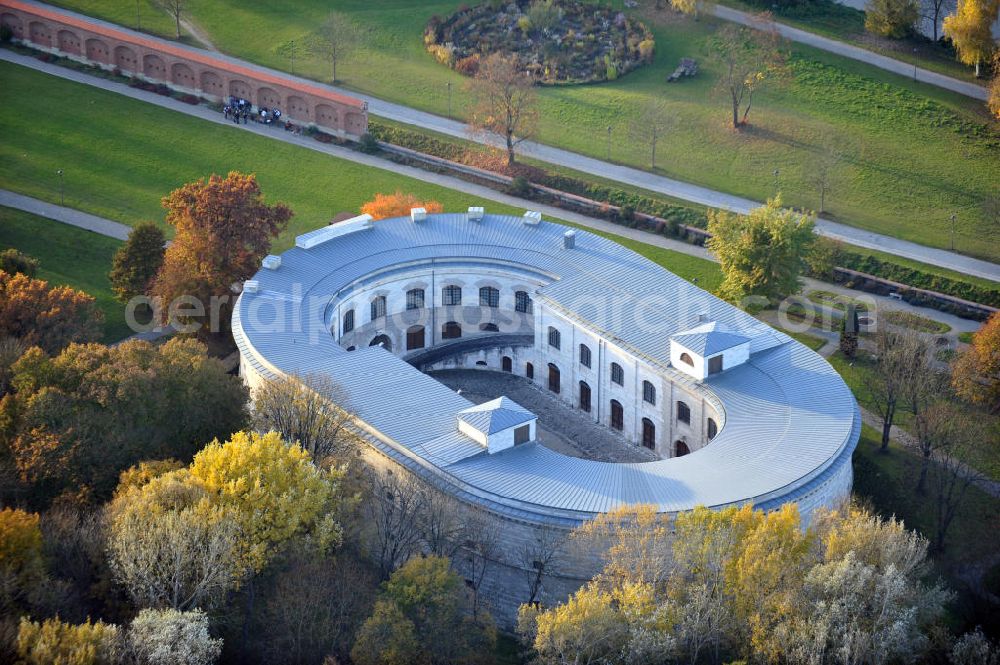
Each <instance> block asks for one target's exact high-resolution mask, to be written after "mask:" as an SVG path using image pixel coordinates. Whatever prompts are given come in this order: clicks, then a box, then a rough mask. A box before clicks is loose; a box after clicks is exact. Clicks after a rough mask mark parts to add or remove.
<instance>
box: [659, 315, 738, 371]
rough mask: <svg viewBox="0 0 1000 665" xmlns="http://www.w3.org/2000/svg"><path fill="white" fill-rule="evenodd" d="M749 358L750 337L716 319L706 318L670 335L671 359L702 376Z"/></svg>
mask: <svg viewBox="0 0 1000 665" xmlns="http://www.w3.org/2000/svg"><path fill="white" fill-rule="evenodd" d="M749 358H750V338H749V337H744V336H743V335H740V334H738V333H735V332H732V330H731V329H730V328H729V327H728V326H725V325H723V324H721V323H719V322H718V321H708V322H706V323H702V324H701V325H699V326H696V327H694V328H691V329H689V330H683V331H681V332H679V333H677V334H676V335H673V336H672V337H671V338H670V363H671V364H672V365H673V366H674V367H676V368H677V369H679V370H681V371H682V372H685V373H686V374H689V375H691V376H693V377H694V378H696V379H698V380H703V379H705V378H706V377H708V376H709V375H711V374H718V373H719V372H722V371H723V370H726V369H730V368H732V367H735V366H737V365H742V364H743V363H745V362H746V361H747V360H749Z"/></svg>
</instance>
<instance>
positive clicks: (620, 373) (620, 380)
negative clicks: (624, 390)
mask: <svg viewBox="0 0 1000 665" xmlns="http://www.w3.org/2000/svg"><path fill="white" fill-rule="evenodd" d="M611 382H612V383H617V384H618V385H619V386H624V385H625V370H623V369H622V366H621V365H619V364H618V363H611Z"/></svg>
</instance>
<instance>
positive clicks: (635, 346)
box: [233, 214, 860, 519]
mask: <svg viewBox="0 0 1000 665" xmlns="http://www.w3.org/2000/svg"><path fill="white" fill-rule="evenodd" d="M566 230H567V228H566V227H565V226H562V225H558V224H554V223H552V222H548V221H543V222H542V223H541V224H538V225H526V224H524V223H523V220H522V219H521V218H517V217H509V216H500V215H486V216H484V217H483V219H482V220H481V221H475V222H474V221H469V220H468V218H467V216H466V215H465V214H439V215H429V216H428V217H427V219H426V220H424V221H420V222H413V221H411V220H410V219H409V218H399V219H392V220H382V221H378V222H375V223H374V224H373V225H371V227H370V228H364V229H361V230H358V231H355V232H353V233H347V234H345V235H342V236H339V237H336V238H334V239H332V240H329V241H327V242H325V243H322V244H319V245H316V246H313V247H312V248H310V249H301V248H294V249H291V250H289V251H287V252H285V253H284V254H283V255H282V261H281V265H280V267H279V268H277V269H276V270H270V269H264V270H261V271H260V272H258V273H257V275H256V276H255V277H254V280H255V281H256V282H257V283H258V289H257V291H256V292H254V293H248V292H245V293H244V294H243V295H242V296H241V297H240V301H239V303H238V305H237V307H236V311H235V313H234V316H233V332H234V335H235V337H236V340H237V344H238V345H239V347H240V351H241V353H242V355H243V358H244V361H245V362H247V363H249V364H250V365H252V366H253V367H254V368H255V369H256V370H257V371H258V372H261V373H263V374H264V375H276V374H278V373H286V374H289V373H296V374H316V373H324V374H328V375H329V376H330V377H331V378H332V379H333V380H334V381H335V382H336V383H337V384H339V386H340V389H341V391H342V395H343V398H342V399H343V401H344V402H345V405H346V407H347V408H348V409H349V410H351V411H352V412H354V413H355V414H356V415H357V417H358V418H359V419H360V420H361V421H362V422H363V423H364V424H365V427H366V428H368V429H369V430H370V431H371V432H372V433H374V434H376V435H377V436H378V438H379V439H381V440H382V441H383V442H385V443H386V445H387V448H386V450H388V451H389V452H390V453H391V454H394V455H395V456H396V457H397V458H398V459H400V460H401V461H403V462H404V463H406V464H407V465H408V466H418V467H422V468H423V469H424V470H425V471H426V470H429V471H432V472H435V473H437V474H439V476H440V478H441V479H443V480H444V481H445V482H446V483H451V484H452V485H453V486H454V487H455V488H457V489H458V490H460V491H462V492H463V493H464V494H466V495H468V496H473V497H478V498H479V499H480V500H483V501H488V502H491V503H493V504H494V505H499V506H507V507H509V508H511V509H513V510H518V511H521V512H526V513H528V514H533V515H536V516H537V515H545V514H547V513H551V514H558V515H562V516H563V517H566V516H569V518H571V519H574V518H585V517H587V516H589V515H591V514H593V513H595V512H600V511H606V510H609V509H612V508H614V507H616V506H618V505H621V504H624V503H636V502H643V503H652V504H654V505H657V506H659V508H660V510H662V511H669V512H673V511H680V510H686V509H690V508H692V507H694V506H695V505H698V504H703V505H708V506H720V505H727V504H739V503H744V502H747V501H752V502H753V503H755V504H759V505H760V504H765V503H769V502H772V501H774V500H780V498H781V497H782V496H786V495H787V496H791V495H793V494H796V495H800V494H802V493H803V492H804V491H805V490H806V489H808V488H807V487H806V486H807V485H808V484H810V483H815V482H818V479H819V478H821V477H823V475H824V472H826V471H828V470H829V469H830V468H832V467H833V466H834V465H835V464H836V465H837V466H839V465H840V464H842V463H843V462H844V459H845V457H846V459H847V460H848V462H849V459H850V455H851V453H852V451H853V449H854V446H855V445H856V443H857V440H858V436H859V434H860V418H859V415H858V409H857V404H856V402H855V400H854V396H853V395H852V394H851V392H850V390H849V389H848V387H847V386H846V385H845V384H844V382H843V380H842V379H841V378H840V376H839V375H838V374H837V373H836V372H835V371H834V370H833V368H832V367H831V366H830V365H829V364H828V363H827V362H826V361H825V360H824V359H823V358H821V357H820V356H819V355H818V354H816V353H815V352H813V351H812V350H810V349H808V348H807V347H805V346H803V345H802V344H800V343H799V342H797V341H795V340H793V339H791V338H790V337H788V336H787V335H785V334H784V333H781V332H779V331H776V330H774V329H772V328H770V327H769V326H767V325H765V324H763V323H761V322H760V321H758V320H756V319H754V318H753V317H751V316H749V315H748V314H746V313H744V312H742V311H741V310H739V309H737V308H735V307H733V306H731V305H729V304H728V303H726V302H724V301H722V300H720V299H718V298H716V297H715V296H712V295H711V294H709V293H707V292H705V291H703V290H701V289H699V288H697V287H696V286H694V285H692V284H690V283H689V282H687V281H685V280H683V279H681V278H679V277H677V276H676V275H674V274H673V273H671V272H669V271H667V270H665V269H663V268H662V267H660V266H659V265H657V264H655V263H653V262H652V261H649V260H648V259H646V258H644V257H642V256H640V255H638V254H636V253H635V252H632V251H631V250H628V249H626V248H624V247H622V246H621V245H619V244H617V243H615V242H612V241H610V240H607V239H605V238H602V237H600V236H597V235H594V234H592V233H589V232H586V231H578V232H577V234H576V242H575V246H574V247H572V248H566V247H564V244H563V233H564V232H565V231H566ZM497 264H500V265H505V266H508V267H510V268H512V269H517V270H522V271H527V272H530V273H531V274H534V275H545V276H546V278H547V281H548V283H547V284H546V285H545V286H543V287H541V288H539V289H538V290H537V291H536V292H535V293H534V294H533V296H534V297H535V299H536V300H538V301H541V302H544V303H545V304H546V305H548V306H550V307H552V308H554V309H556V310H558V311H559V312H561V313H563V314H565V315H566V316H569V317H571V318H573V319H574V320H575V321H576V322H578V323H579V324H580V325H583V326H585V327H587V328H590V329H591V330H593V331H595V332H596V333H598V334H601V335H602V336H603V337H605V338H606V339H608V340H609V341H611V342H612V343H614V344H616V345H618V346H620V347H621V348H622V349H624V350H625V351H627V352H629V353H632V354H634V355H636V356H638V357H639V358H640V359H642V360H644V361H646V362H648V363H650V364H651V365H652V366H653V367H654V368H655V369H656V370H657V371H659V372H661V373H662V374H664V375H666V376H667V378H669V379H670V380H671V381H673V382H675V383H679V384H683V385H684V386H685V387H686V388H688V389H689V390H692V391H694V392H695V393H697V394H700V395H702V396H703V397H704V398H705V399H706V400H707V401H709V402H710V403H712V404H713V405H714V406H716V407H717V409H718V410H719V411H720V412H721V413H722V414H724V422H723V424H722V427H721V429H720V430H719V433H718V434H717V435H716V437H715V439H713V440H712V442H711V444H709V445H707V446H705V447H704V448H702V449H700V450H697V451H695V452H694V453H692V454H690V455H686V456H684V457H679V458H672V459H665V460H659V461H655V462H646V463H637V464H614V463H606V462H596V461H591V460H585V459H579V458H573V457H568V456H565V455H561V454H559V453H556V452H554V451H551V450H549V449H547V448H544V447H542V446H540V445H537V444H526V445H521V446H517V447H515V448H511V449H508V450H506V451H503V452H500V453H496V454H492V455H490V454H487V453H485V451H483V449H482V447H481V446H478V447H477V446H476V445H470V441H469V439H467V438H466V437H465V436H464V435H462V434H459V433H458V431H457V427H456V416H457V414H458V413H459V412H460V411H463V410H465V409H468V408H469V407H471V406H472V404H471V403H470V402H469V401H468V400H466V399H465V398H463V397H461V396H460V395H458V394H456V393H455V392H453V391H452V390H450V389H449V388H447V387H445V386H444V385H442V384H440V383H438V382H437V381H435V380H434V379H432V378H431V377H429V376H427V375H425V374H422V373H421V372H420V371H418V370H417V369H415V368H414V367H412V366H410V365H409V364H407V363H406V362H405V361H403V360H402V359H400V358H397V357H395V356H393V355H392V354H391V353H390V352H388V351H386V350H384V349H382V348H380V347H369V348H364V349H360V350H358V351H353V352H348V351H346V350H344V349H343V348H341V347H340V346H339V345H338V344H337V343H336V342H335V341H334V339H333V338H332V336H331V335H330V333H329V332H328V330H329V321H330V320H331V318H332V316H335V313H333V314H332V313H331V311H332V310H331V303H333V304H335V303H336V302H337V301H338V300H339V299H340V298H342V297H343V296H344V295H345V294H347V293H350V292H352V291H354V290H355V289H358V288H362V287H363V286H364V283H365V281H366V280H371V279H375V278H376V277H377V276H380V275H385V274H387V273H391V272H393V271H398V270H401V269H403V268H413V267H428V268H429V267H432V266H453V265H455V266H477V265H478V266H482V265H497ZM549 280H550V281H549ZM705 320H710V321H714V322H718V323H719V324H721V325H722V326H724V327H725V329H728V330H730V331H732V332H733V333H734V334H738V335H741V336H743V337H746V338H747V339H749V341H750V352H751V355H750V359H749V361H748V362H746V363H745V364H743V365H740V366H737V367H734V368H732V369H729V370H726V371H725V372H723V373H721V374H719V375H716V376H713V377H710V378H709V379H707V380H705V381H703V382H698V381H695V380H694V379H692V378H690V377H688V376H687V375H685V374H683V373H681V372H679V371H677V370H675V369H674V368H673V367H671V366H670V358H669V353H670V349H669V346H670V344H669V340H670V337H671V336H672V335H676V334H678V333H682V332H685V331H688V330H689V329H691V328H692V327H695V326H696V325H698V322H699V321H705Z"/></svg>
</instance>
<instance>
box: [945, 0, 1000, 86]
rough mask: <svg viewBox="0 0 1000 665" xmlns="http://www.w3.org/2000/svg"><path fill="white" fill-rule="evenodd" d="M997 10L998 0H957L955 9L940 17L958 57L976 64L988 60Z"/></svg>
mask: <svg viewBox="0 0 1000 665" xmlns="http://www.w3.org/2000/svg"><path fill="white" fill-rule="evenodd" d="M998 11H1000V0H958V7H957V8H956V9H955V13H954V14H952V15H951V16H946V17H945V18H944V34H945V36H946V37H948V39H950V40H951V41H952V43H953V44H954V45H955V50H956V51H957V52H958V59H959V60H961V61H962V63H964V64H966V65H971V66H973V67H975V68H976V77H977V78H978V77H979V73H980V66H981V65H982V63H983V62H984V61H988V60H989V59H990V57H991V56H992V55H993V53H994V51H996V50H997V43H996V41H995V40H994V39H993V24H994V23H996V20H997V12H998Z"/></svg>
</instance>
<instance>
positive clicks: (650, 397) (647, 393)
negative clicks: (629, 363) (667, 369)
mask: <svg viewBox="0 0 1000 665" xmlns="http://www.w3.org/2000/svg"><path fill="white" fill-rule="evenodd" d="M642 401H643V402H648V403H650V404H656V386H654V385H653V384H652V383H650V382H649V381H643V382H642Z"/></svg>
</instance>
